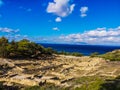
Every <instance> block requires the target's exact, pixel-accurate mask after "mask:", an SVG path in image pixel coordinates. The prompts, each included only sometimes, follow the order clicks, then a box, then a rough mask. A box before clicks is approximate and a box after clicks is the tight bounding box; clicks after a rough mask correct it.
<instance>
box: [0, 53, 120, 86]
mask: <svg viewBox="0 0 120 90" xmlns="http://www.w3.org/2000/svg"><path fill="white" fill-rule="evenodd" d="M0 62H1V63H0V81H5V82H6V83H5V84H7V85H12V84H10V83H19V84H21V85H25V86H34V85H37V86H42V85H45V84H46V83H52V84H55V85H57V86H64V87H70V86H73V85H74V84H73V82H72V81H73V80H74V79H76V78H80V77H83V76H96V75H97V76H101V77H102V76H110V77H116V76H118V75H120V64H118V63H115V62H110V61H105V60H103V59H102V58H91V57H89V56H83V57H75V56H65V55H58V56H57V57H56V58H55V59H53V60H30V61H29V60H9V59H2V58H1V59H0ZM77 86H80V85H77ZM75 87H76V86H75Z"/></svg>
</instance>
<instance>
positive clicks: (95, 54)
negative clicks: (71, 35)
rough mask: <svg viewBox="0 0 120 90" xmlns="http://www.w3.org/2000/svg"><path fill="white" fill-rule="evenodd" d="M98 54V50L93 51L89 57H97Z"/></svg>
mask: <svg viewBox="0 0 120 90" xmlns="http://www.w3.org/2000/svg"><path fill="white" fill-rule="evenodd" d="M98 55H99V53H98V52H94V53H91V54H90V57H97V56H98Z"/></svg>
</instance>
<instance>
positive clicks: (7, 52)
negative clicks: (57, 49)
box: [0, 37, 54, 59]
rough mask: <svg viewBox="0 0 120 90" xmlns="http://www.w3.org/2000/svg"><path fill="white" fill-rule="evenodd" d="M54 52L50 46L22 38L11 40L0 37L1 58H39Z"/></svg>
mask: <svg viewBox="0 0 120 90" xmlns="http://www.w3.org/2000/svg"><path fill="white" fill-rule="evenodd" d="M53 53H54V50H53V49H52V48H44V47H43V46H41V45H39V44H36V43H34V42H30V41H29V40H26V39H23V40H21V41H18V42H16V41H14V40H13V41H11V42H9V41H8V39H6V38H5V37H2V38H0V57H1V58H36V59H37V58H40V57H47V56H51V55H52V54H53Z"/></svg>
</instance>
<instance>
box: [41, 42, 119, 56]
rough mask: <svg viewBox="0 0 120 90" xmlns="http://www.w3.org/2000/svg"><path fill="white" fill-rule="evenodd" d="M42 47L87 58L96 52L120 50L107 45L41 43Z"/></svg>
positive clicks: (117, 47)
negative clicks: (76, 53)
mask: <svg viewBox="0 0 120 90" xmlns="http://www.w3.org/2000/svg"><path fill="white" fill-rule="evenodd" d="M41 45H42V46H44V47H46V48H47V47H51V48H53V49H54V50H56V51H58V52H60V51H65V52H79V53H82V54H84V55H87V56H88V55H90V54H91V53H94V52H98V53H99V54H104V53H107V52H111V51H113V50H116V49H120V46H106V45H70V44H46V43H41Z"/></svg>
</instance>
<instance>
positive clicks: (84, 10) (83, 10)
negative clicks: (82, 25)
mask: <svg viewBox="0 0 120 90" xmlns="http://www.w3.org/2000/svg"><path fill="white" fill-rule="evenodd" d="M87 11H88V7H86V6H84V7H81V8H80V12H81V17H86V16H87V14H86V12H87Z"/></svg>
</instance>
